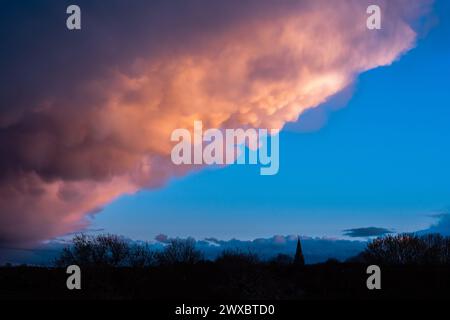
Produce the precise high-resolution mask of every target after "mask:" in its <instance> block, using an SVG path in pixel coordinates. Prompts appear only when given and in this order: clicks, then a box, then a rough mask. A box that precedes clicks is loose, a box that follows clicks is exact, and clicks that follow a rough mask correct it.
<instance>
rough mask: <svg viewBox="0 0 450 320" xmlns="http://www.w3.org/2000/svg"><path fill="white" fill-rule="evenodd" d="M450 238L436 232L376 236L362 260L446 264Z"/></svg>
mask: <svg viewBox="0 0 450 320" xmlns="http://www.w3.org/2000/svg"><path fill="white" fill-rule="evenodd" d="M449 245H450V238H448V237H447V238H445V237H443V236H441V235H438V234H429V235H425V236H417V235H414V234H399V235H395V236H393V235H389V236H386V237H382V238H377V239H375V240H373V241H372V242H370V243H369V244H368V245H367V248H366V250H365V251H364V252H363V255H362V256H363V259H364V261H367V262H370V263H377V264H391V265H411V264H428V265H429V264H434V265H438V264H448V263H449V262H450V260H449V252H450V246H449Z"/></svg>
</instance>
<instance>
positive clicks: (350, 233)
mask: <svg viewBox="0 0 450 320" xmlns="http://www.w3.org/2000/svg"><path fill="white" fill-rule="evenodd" d="M393 232H394V231H393V230H389V229H386V228H377V227H367V228H354V229H347V230H344V231H343V234H344V235H346V236H347V237H352V238H366V237H378V236H382V235H385V234H388V233H393Z"/></svg>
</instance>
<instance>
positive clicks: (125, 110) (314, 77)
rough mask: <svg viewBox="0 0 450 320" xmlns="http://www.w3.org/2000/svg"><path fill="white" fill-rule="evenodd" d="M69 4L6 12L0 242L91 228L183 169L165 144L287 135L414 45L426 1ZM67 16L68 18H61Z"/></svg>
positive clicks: (0, 100)
mask: <svg viewBox="0 0 450 320" xmlns="http://www.w3.org/2000/svg"><path fill="white" fill-rule="evenodd" d="M369 2H371V1H350V0H348V1H347V0H340V1H333V4H332V5H330V2H329V1H315V0H314V1H313V0H304V1H291V0H289V1H288V0H250V1H245V2H242V1H237V0H229V1H202V0H191V1H178V0H173V1H143V0H142V1H140V0H136V1H132V2H128V1H108V3H107V4H106V3H105V2H103V1H82V0H80V1H78V3H77V4H78V5H79V6H80V7H81V9H82V17H83V18H82V19H83V20H82V30H81V31H76V32H70V31H68V30H67V29H66V28H65V18H66V16H65V14H64V13H65V9H66V7H67V5H68V4H69V3H65V2H64V1H58V2H55V1H37V2H33V4H32V5H29V3H24V2H20V1H17V2H13V1H11V3H9V4H8V5H7V6H5V8H3V9H4V10H2V13H1V17H0V24H1V25H0V26H1V30H9V32H8V34H3V35H2V50H1V52H0V61H2V75H1V77H2V86H1V87H0V104H1V108H0V110H1V111H0V153H1V155H2V156H1V158H0V215H1V216H0V242H3V243H33V242H36V241H39V240H43V239H47V238H52V237H55V236H58V235H61V234H64V233H67V232H71V231H74V230H77V229H79V228H85V227H86V226H87V224H88V219H86V217H87V216H89V215H90V214H91V215H92V214H94V213H96V212H98V211H99V208H101V207H102V206H104V205H105V204H107V203H109V202H110V201H112V200H113V199H115V198H117V197H118V196H120V195H122V194H125V193H134V192H136V191H138V190H140V189H142V188H152V187H155V186H159V185H161V184H163V183H164V181H166V179H168V178H169V177H171V176H176V175H182V174H184V173H185V172H186V171H187V170H190V169H191V168H186V167H175V166H174V165H172V163H171V161H170V150H171V147H172V143H171V142H170V134H171V132H172V130H174V129H175V128H190V127H191V126H192V123H193V121H194V120H202V121H203V124H204V125H205V126H208V127H219V128H235V127H263V128H282V127H283V126H284V124H285V123H287V122H289V121H294V120H296V119H297V118H298V116H299V115H300V114H301V113H302V112H304V111H305V110H307V109H309V108H314V107H316V106H318V105H319V104H321V103H323V102H324V101H326V100H327V98H328V97H330V96H332V95H334V94H336V93H337V92H339V91H340V90H342V89H343V88H345V87H347V86H349V85H350V84H351V83H352V81H354V79H355V77H356V76H357V75H358V74H359V73H361V72H364V71H366V70H369V69H372V68H376V67H379V66H384V65H389V64H390V63H392V62H393V61H394V60H395V59H397V58H398V57H399V56H400V55H401V54H402V53H404V52H406V51H407V50H409V49H411V48H412V47H413V46H414V42H415V38H416V33H415V32H414V30H413V29H412V27H411V25H412V24H413V23H414V22H415V21H416V20H417V19H418V18H419V17H420V16H422V15H423V14H424V13H425V12H426V10H427V9H428V4H429V3H428V2H425V1H419V0H417V1H409V0H408V1H407V0H398V1H387V0H382V1H381V0H380V1H377V2H378V3H379V5H380V6H381V8H382V10H383V25H382V30H379V31H368V30H367V29H366V17H367V15H366V8H367V6H368V5H369V4H370V3H369ZM61 13H63V14H61Z"/></svg>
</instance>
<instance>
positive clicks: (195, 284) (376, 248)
mask: <svg viewBox="0 0 450 320" xmlns="http://www.w3.org/2000/svg"><path fill="white" fill-rule="evenodd" d="M449 244H450V241H449V238H444V237H441V236H438V235H429V236H423V237H418V236H414V235H398V236H388V237H383V238H380V239H376V240H374V241H372V242H371V243H369V245H368V247H367V249H366V250H365V251H364V252H363V253H361V254H360V255H359V256H357V257H355V258H353V259H351V260H350V261H347V262H339V261H337V260H332V259H331V260H329V261H327V262H326V263H321V264H315V265H302V264H298V263H295V261H293V257H291V256H287V255H279V256H277V257H275V258H273V259H272V260H270V261H260V259H259V258H258V256H256V255H254V254H252V253H249V252H240V251H227V252H224V253H223V254H222V255H221V256H220V257H218V258H217V259H216V260H215V261H205V260H204V259H203V257H202V254H201V252H199V251H197V250H196V249H195V245H194V242H192V241H189V240H187V241H186V240H173V241H172V242H171V243H170V244H169V245H168V246H167V247H166V248H165V249H164V250H163V251H160V252H152V251H150V250H148V247H147V246H146V245H145V244H143V245H132V246H130V245H129V244H127V242H126V241H124V240H123V239H122V238H120V237H117V236H112V235H102V236H97V237H87V236H84V235H81V236H77V237H75V238H74V241H73V245H72V246H71V247H68V248H66V249H65V250H64V251H63V252H62V253H61V255H60V257H59V259H58V260H57V261H56V262H55V267H54V268H37V267H25V266H22V267H3V268H0V284H1V285H0V298H1V299H5V298H6V299H15V298H20V299H23V298H29V299H73V298H75V299H133V298H134V299H135V298H138V299H181V300H194V299H221V300H223V299H233V300H236V299H258V300H259V299H283V300H294V299H327V298H344V299H345V298H352V299H355V298H356V299H366V298H375V299H377V298H395V299H406V298H441V299H448V298H450V294H449V291H450V289H449V288H450V258H449V257H450V245H449ZM71 264H76V265H79V266H80V267H81V270H82V281H81V282H82V289H81V290H72V291H71V290H68V289H67V287H66V279H67V277H68V275H67V274H66V266H68V265H71ZM370 264H377V265H379V266H380V267H381V279H382V280H381V283H382V289H381V290H368V289H367V287H366V280H367V278H368V276H369V275H367V274H366V268H367V266H368V265H370Z"/></svg>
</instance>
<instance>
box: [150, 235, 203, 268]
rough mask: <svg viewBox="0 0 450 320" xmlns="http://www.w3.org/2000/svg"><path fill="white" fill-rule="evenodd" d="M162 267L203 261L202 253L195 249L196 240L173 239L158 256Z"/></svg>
mask: <svg viewBox="0 0 450 320" xmlns="http://www.w3.org/2000/svg"><path fill="white" fill-rule="evenodd" d="M157 259H158V262H159V263H160V264H162V265H165V264H176V263H187V264H194V263H197V262H199V261H201V260H202V259H203V255H202V253H201V252H200V251H199V250H197V249H196V248H195V240H194V239H191V238H190V239H186V240H181V239H172V240H171V241H170V243H169V244H168V245H167V247H166V248H165V249H164V250H163V251H162V252H160V253H159V254H158V255H157Z"/></svg>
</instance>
